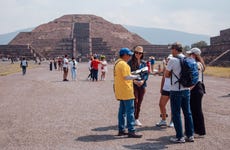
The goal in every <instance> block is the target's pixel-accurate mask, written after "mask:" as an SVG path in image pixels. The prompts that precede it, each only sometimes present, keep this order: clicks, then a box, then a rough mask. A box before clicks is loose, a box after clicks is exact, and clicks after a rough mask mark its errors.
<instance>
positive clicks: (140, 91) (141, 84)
mask: <svg viewBox="0 0 230 150" xmlns="http://www.w3.org/2000/svg"><path fill="white" fill-rule="evenodd" d="M143 58H144V54H143V47H141V46H136V47H134V55H133V56H132V58H131V60H130V61H129V62H128V64H129V66H130V68H131V72H133V71H137V70H139V69H142V68H144V67H147V65H146V62H145V61H144V60H143ZM147 80H148V70H147V71H145V72H140V79H135V80H133V84H134V96H135V101H134V106H135V113H134V114H135V125H137V126H142V123H141V122H140V121H139V115H140V111H141V104H142V101H143V98H144V95H145V92H146V86H147V84H146V81H147Z"/></svg>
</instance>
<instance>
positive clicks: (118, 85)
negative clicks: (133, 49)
mask: <svg viewBox="0 0 230 150" xmlns="http://www.w3.org/2000/svg"><path fill="white" fill-rule="evenodd" d="M129 75H131V71H130V67H129V65H128V64H127V62H125V61H124V60H122V59H118V60H117V62H116V63H115V66H114V92H115V97H116V99H117V100H130V99H134V90H133V81H132V80H125V77H126V76H129Z"/></svg>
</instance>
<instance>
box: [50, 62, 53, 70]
mask: <svg viewBox="0 0 230 150" xmlns="http://www.w3.org/2000/svg"><path fill="white" fill-rule="evenodd" d="M52 70H53V61H52V60H51V59H50V71H52Z"/></svg>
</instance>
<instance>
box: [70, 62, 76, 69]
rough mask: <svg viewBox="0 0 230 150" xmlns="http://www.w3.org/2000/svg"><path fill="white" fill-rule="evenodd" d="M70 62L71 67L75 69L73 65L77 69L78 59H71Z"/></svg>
mask: <svg viewBox="0 0 230 150" xmlns="http://www.w3.org/2000/svg"><path fill="white" fill-rule="evenodd" d="M69 64H70V68H71V69H73V67H75V69H76V68H77V61H76V60H72V61H70V62H69Z"/></svg>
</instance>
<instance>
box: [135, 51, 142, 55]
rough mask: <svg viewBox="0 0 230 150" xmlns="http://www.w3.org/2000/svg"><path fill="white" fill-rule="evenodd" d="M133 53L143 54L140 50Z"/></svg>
mask: <svg viewBox="0 0 230 150" xmlns="http://www.w3.org/2000/svg"><path fill="white" fill-rule="evenodd" d="M135 54H139V55H141V54H143V53H142V52H135Z"/></svg>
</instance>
